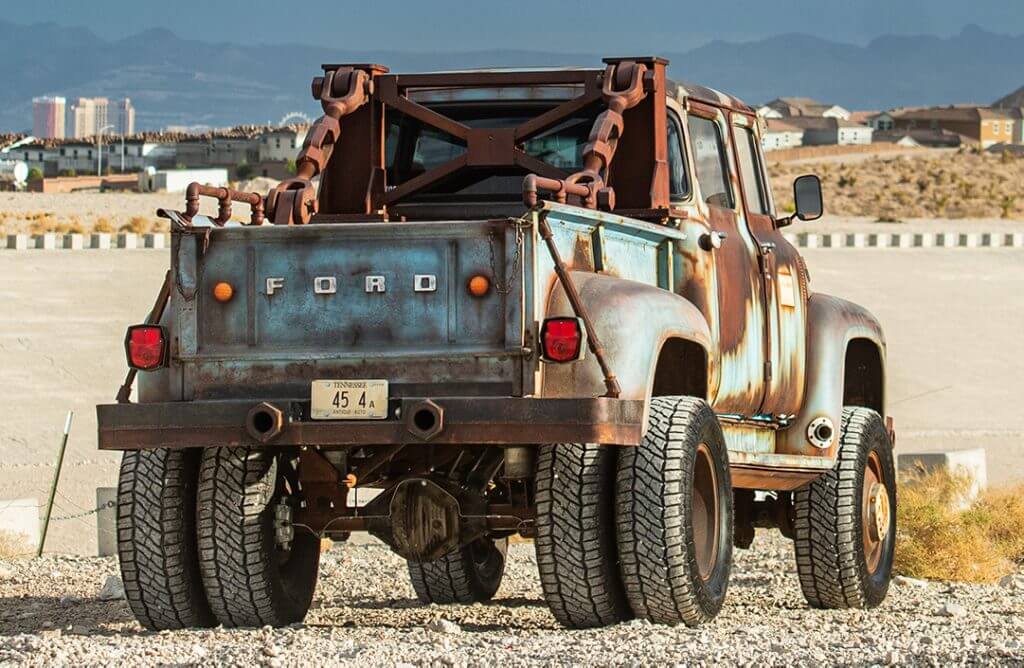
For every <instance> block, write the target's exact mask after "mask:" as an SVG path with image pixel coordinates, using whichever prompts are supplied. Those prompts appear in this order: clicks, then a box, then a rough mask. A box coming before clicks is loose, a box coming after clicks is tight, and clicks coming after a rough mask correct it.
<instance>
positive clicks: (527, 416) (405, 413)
mask: <svg viewBox="0 0 1024 668" xmlns="http://www.w3.org/2000/svg"><path fill="white" fill-rule="evenodd" d="M267 410H269V411H270V414H272V415H279V416H280V417H279V420H278V422H277V425H278V426H279V429H278V428H274V429H272V430H271V432H266V433H262V434H260V433H258V432H257V431H254V427H253V422H254V420H253V415H254V412H259V411H267ZM423 410H430V411H434V412H435V417H436V419H437V421H436V423H435V424H434V425H433V426H432V428H431V429H428V430H423V429H420V428H419V427H420V426H422V424H420V425H417V422H416V420H415V419H414V416H415V415H416V414H417V413H418V412H420V411H423ZM274 411H279V413H275V412H274ZM643 412H644V402H643V401H638V400H622V399H610V398H605V397H598V398H593V399H590V398H588V399H536V398H518V397H454V398H453V397H430V398H401V399H394V400H393V401H392V403H391V406H390V407H389V411H388V416H389V417H388V418H387V419H384V420H336V421H335V420H331V421H322V420H310V419H309V418H308V416H309V401H308V400H307V401H301V400H280V401H275V400H265V401H260V400H230V401H181V402H167V403H146V404H127V403H126V404H105V405H100V406H97V407H96V414H97V421H98V425H99V447H100V449H101V450H139V449H145V448H193V447H203V448H207V447H232V446H298V445H314V446H327V447H330V446H347V445H379V444H406V445H408V444H416V443H439V444H480V445H506V444H508V445H521V444H522V445H530V444H540V443H560V442H587V443H609V444H617V445H637V444H639V443H640V439H641V436H642V433H643ZM261 417H263V416H261ZM266 422H267V420H263V419H261V420H256V423H257V424H259V425H260V426H261V427H262V426H264V424H265V423H266ZM271 422H272V421H271ZM268 434H270V435H269V437H268Z"/></svg>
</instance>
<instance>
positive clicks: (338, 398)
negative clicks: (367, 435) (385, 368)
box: [309, 380, 388, 420]
mask: <svg viewBox="0 0 1024 668" xmlns="http://www.w3.org/2000/svg"><path fill="white" fill-rule="evenodd" d="M310 395H311V397H310V398H311V401H310V410H309V416H310V417H311V418H313V419H314V420H380V419H383V418H386V417H387V416H388V381H386V380H314V381H313V387H312V391H311V393H310Z"/></svg>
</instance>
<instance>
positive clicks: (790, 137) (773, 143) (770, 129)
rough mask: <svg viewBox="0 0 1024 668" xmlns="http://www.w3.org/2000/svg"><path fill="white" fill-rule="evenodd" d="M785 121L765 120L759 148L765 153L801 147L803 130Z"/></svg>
mask: <svg viewBox="0 0 1024 668" xmlns="http://www.w3.org/2000/svg"><path fill="white" fill-rule="evenodd" d="M787 120H788V119H779V118H768V119H766V121H765V130H764V132H762V133H761V147H762V148H763V149H764V150H765V151H779V150H782V149H787V148H796V147H797V146H801V145H803V143H804V130H803V128H799V127H797V126H795V125H793V124H791V123H788V122H787Z"/></svg>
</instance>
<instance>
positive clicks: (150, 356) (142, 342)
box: [125, 325, 167, 371]
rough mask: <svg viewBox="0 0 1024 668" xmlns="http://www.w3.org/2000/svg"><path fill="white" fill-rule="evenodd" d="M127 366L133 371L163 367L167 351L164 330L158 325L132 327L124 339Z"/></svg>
mask: <svg viewBox="0 0 1024 668" xmlns="http://www.w3.org/2000/svg"><path fill="white" fill-rule="evenodd" d="M125 348H126V349H127V351H128V366H130V367H132V368H134V369H141V370H143V371H145V370H147V369H155V368H157V367H159V366H163V364H164V357H165V355H166V351H167V340H166V338H165V337H164V328H163V327H160V326H159V325H132V326H131V327H129V328H128V336H127V337H126V338H125Z"/></svg>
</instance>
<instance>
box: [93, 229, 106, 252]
mask: <svg viewBox="0 0 1024 668" xmlns="http://www.w3.org/2000/svg"><path fill="white" fill-rule="evenodd" d="M89 248H95V249H97V250H110V233H108V232H94V233H93V234H90V235H89Z"/></svg>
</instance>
